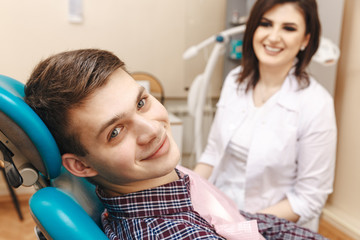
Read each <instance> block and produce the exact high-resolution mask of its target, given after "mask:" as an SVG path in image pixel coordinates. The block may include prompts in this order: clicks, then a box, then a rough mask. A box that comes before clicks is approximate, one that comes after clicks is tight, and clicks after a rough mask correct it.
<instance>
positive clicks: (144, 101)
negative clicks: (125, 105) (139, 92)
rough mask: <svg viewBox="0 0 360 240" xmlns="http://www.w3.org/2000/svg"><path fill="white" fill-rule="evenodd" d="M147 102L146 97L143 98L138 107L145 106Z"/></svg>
mask: <svg viewBox="0 0 360 240" xmlns="http://www.w3.org/2000/svg"><path fill="white" fill-rule="evenodd" d="M145 103H146V100H145V98H143V99H141V100H140V101H139V102H138V104H137V108H138V109H140V108H142V107H144V106H145Z"/></svg>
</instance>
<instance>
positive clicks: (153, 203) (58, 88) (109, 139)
mask: <svg viewBox="0 0 360 240" xmlns="http://www.w3.org/2000/svg"><path fill="white" fill-rule="evenodd" d="M25 95H26V97H25V100H26V102H27V103H28V104H29V105H30V106H31V107H32V108H33V109H34V110H35V112H37V114H38V115H39V116H40V117H41V118H42V120H43V121H44V122H45V123H46V125H47V126H48V128H49V130H50V131H51V133H52V134H53V136H54V138H55V140H56V141H57V143H58V146H59V149H60V152H61V154H62V162H63V165H64V167H65V168H66V169H67V170H68V171H69V172H71V173H72V174H74V175H76V176H79V177H86V178H88V179H89V180H90V181H91V182H92V183H94V184H95V185H97V194H98V196H99V198H100V199H101V201H102V202H103V203H104V205H105V208H106V211H105V212H104V214H103V216H102V222H103V226H104V231H105V233H106V234H107V236H108V237H109V238H110V239H225V238H226V239H262V236H260V234H259V231H260V233H261V234H263V235H264V236H266V237H268V238H271V239H284V238H286V237H287V236H291V237H292V238H291V239H296V238H294V236H295V237H296V236H300V237H299V239H304V236H306V239H322V238H321V236H319V235H317V234H315V233H312V232H310V231H308V230H306V229H302V228H298V227H296V225H295V224H292V223H290V222H287V221H285V220H282V219H277V218H275V217H273V216H270V215H261V214H257V215H254V214H248V213H242V214H243V215H244V216H245V217H246V218H247V219H249V220H251V219H257V220H258V222H257V224H256V221H246V219H245V218H244V216H243V215H241V214H240V213H239V212H238V210H237V209H236V207H235V206H234V204H233V203H232V202H231V201H230V200H228V199H227V198H226V197H224V196H223V194H221V193H220V192H219V191H218V190H217V189H215V188H214V187H213V186H211V185H210V184H208V182H206V181H205V180H204V179H202V178H200V177H198V176H197V175H194V173H192V172H191V171H189V170H187V169H184V168H181V167H178V169H177V168H176V166H177V164H178V161H179V159H180V154H179V151H178V148H177V146H176V144H175V142H174V140H173V138H172V135H171V130H170V124H169V119H168V114H167V111H166V110H165V108H164V107H163V106H162V105H161V104H160V103H159V102H158V101H157V100H156V99H155V98H154V97H152V96H151V95H150V94H149V93H147V92H146V91H145V90H144V88H142V87H141V86H140V85H138V84H137V83H136V82H135V81H134V80H133V78H132V77H131V76H130V75H129V74H128V73H127V71H126V69H125V66H124V63H123V62H122V61H121V60H119V59H118V58H117V57H116V56H115V55H113V54H112V53H110V52H107V51H102V50H97V49H84V50H76V51H69V52H64V53H60V54H57V55H54V56H52V57H49V58H47V59H46V60H44V61H42V62H41V63H40V64H39V65H38V66H37V67H36V68H35V69H34V71H33V73H32V75H31V77H30V79H29V81H28V82H27V85H26V88H25ZM258 227H259V229H258Z"/></svg>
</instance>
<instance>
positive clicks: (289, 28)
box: [284, 27, 296, 32]
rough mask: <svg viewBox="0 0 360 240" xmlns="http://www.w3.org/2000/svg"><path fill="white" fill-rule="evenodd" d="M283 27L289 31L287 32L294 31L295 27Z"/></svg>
mask: <svg viewBox="0 0 360 240" xmlns="http://www.w3.org/2000/svg"><path fill="white" fill-rule="evenodd" d="M284 29H285V30H286V31H289V32H294V31H296V28H294V27H284Z"/></svg>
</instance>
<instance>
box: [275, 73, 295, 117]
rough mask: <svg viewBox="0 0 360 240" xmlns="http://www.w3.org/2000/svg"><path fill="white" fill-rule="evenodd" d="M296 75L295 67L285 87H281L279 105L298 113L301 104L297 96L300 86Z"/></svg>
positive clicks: (284, 84) (287, 78)
mask: <svg viewBox="0 0 360 240" xmlns="http://www.w3.org/2000/svg"><path fill="white" fill-rule="evenodd" d="M294 73H295V67H293V68H291V69H290V71H289V73H288V75H287V77H286V79H285V81H284V83H283V85H282V86H281V89H280V92H279V98H278V99H277V104H279V105H280V106H282V107H284V108H287V109H288V110H291V111H297V109H298V108H299V102H298V98H297V97H296V95H297V94H299V89H300V88H299V87H300V86H299V83H298V81H297V79H296V76H295V75H294Z"/></svg>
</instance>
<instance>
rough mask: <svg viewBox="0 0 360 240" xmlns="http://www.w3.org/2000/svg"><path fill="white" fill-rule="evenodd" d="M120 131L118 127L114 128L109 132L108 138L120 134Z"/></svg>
mask: <svg viewBox="0 0 360 240" xmlns="http://www.w3.org/2000/svg"><path fill="white" fill-rule="evenodd" d="M120 131H121V128H120V127H117V128H115V129H114V130H113V131H112V132H111V134H110V140H111V139H113V138H115V137H117V135H119V134H120Z"/></svg>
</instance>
